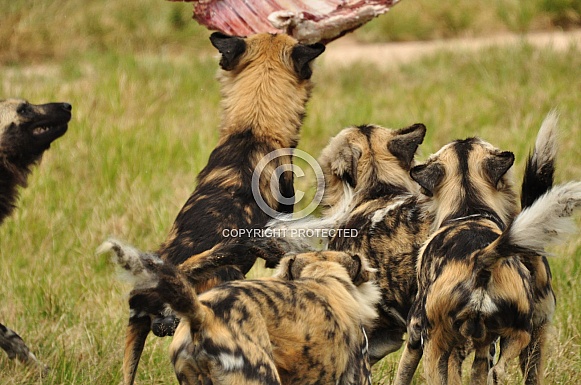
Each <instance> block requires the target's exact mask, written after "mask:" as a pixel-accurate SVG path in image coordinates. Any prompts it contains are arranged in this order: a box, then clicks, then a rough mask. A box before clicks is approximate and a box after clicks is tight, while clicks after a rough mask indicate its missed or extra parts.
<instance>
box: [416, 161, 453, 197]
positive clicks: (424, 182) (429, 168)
mask: <svg viewBox="0 0 581 385" xmlns="http://www.w3.org/2000/svg"><path fill="white" fill-rule="evenodd" d="M444 174H445V171H444V168H443V167H442V165H440V164H438V163H426V164H420V165H419V166H415V167H413V168H412V169H411V170H410V176H411V177H412V179H413V180H415V181H416V182H417V183H418V184H419V185H420V186H421V187H422V193H423V194H425V195H427V196H430V197H431V196H433V195H434V190H435V189H436V187H438V185H439V184H440V183H441V182H442V179H443V178H444Z"/></svg>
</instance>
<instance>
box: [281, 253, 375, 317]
mask: <svg viewBox="0 0 581 385" xmlns="http://www.w3.org/2000/svg"><path fill="white" fill-rule="evenodd" d="M329 276H332V277H336V278H342V279H343V281H342V282H343V284H344V285H345V286H346V287H348V289H349V291H350V292H351V293H352V295H353V297H355V299H356V300H357V302H358V303H359V304H360V306H361V309H360V312H361V313H360V314H361V317H362V320H363V322H364V324H365V326H366V327H369V328H371V327H372V326H373V323H374V322H375V319H376V318H377V310H376V309H375V307H374V306H373V305H374V304H375V303H377V302H378V300H379V289H378V288H377V286H376V284H375V281H374V280H375V269H373V268H371V267H370V266H369V263H368V262H367V259H366V258H364V257H361V256H359V255H354V254H350V253H345V252H342V251H319V252H308V253H301V254H296V255H289V256H286V257H285V258H283V259H282V260H281V262H280V264H279V266H278V268H277V270H276V273H275V274H274V275H273V277H274V278H280V279H284V280H296V279H301V278H302V279H304V278H322V277H329ZM366 304H368V305H369V306H367V305H366Z"/></svg>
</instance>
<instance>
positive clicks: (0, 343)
mask: <svg viewBox="0 0 581 385" xmlns="http://www.w3.org/2000/svg"><path fill="white" fill-rule="evenodd" d="M0 347H1V348H2V349H4V351H6V353H7V354H8V358H10V359H11V360H13V359H15V358H16V359H17V360H18V361H20V362H22V363H23V364H26V365H32V364H34V365H37V366H38V367H40V368H42V369H43V370H46V369H47V368H46V367H45V366H44V365H43V364H42V363H40V362H39V361H38V360H37V359H36V356H35V355H34V354H32V352H31V351H30V350H29V349H28V347H27V346H26V344H25V343H24V340H23V339H22V338H21V337H20V336H19V335H18V334H17V333H16V332H15V331H13V330H11V329H9V328H7V327H6V326H4V325H2V324H0Z"/></svg>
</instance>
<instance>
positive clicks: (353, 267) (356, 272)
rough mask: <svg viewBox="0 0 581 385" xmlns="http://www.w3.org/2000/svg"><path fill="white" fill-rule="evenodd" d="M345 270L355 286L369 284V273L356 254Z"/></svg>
mask: <svg viewBox="0 0 581 385" xmlns="http://www.w3.org/2000/svg"><path fill="white" fill-rule="evenodd" d="M347 270H348V273H349V276H350V277H351V281H352V282H353V284H354V285H355V286H359V285H361V284H362V283H365V282H369V281H370V280H371V279H372V278H373V277H372V274H371V272H370V271H369V270H368V269H367V268H366V266H365V264H364V263H363V260H362V259H361V257H360V256H359V255H357V254H356V255H352V256H351V263H350V266H349V267H348V268H347Z"/></svg>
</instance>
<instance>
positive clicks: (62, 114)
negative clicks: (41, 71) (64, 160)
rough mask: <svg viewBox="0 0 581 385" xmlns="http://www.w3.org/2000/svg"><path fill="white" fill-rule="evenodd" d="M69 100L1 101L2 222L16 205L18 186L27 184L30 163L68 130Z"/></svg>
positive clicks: (35, 160)
mask: <svg viewBox="0 0 581 385" xmlns="http://www.w3.org/2000/svg"><path fill="white" fill-rule="evenodd" d="M71 110H72V106H71V105H70V104H68V103H48V104H41V105H34V104H30V103H28V102H27V101H25V100H21V99H7V100H2V101H0V222H2V220H3V219H4V218H5V217H6V216H7V215H8V214H9V213H10V212H11V211H12V209H13V208H14V200H15V199H16V188H17V187H19V186H20V187H25V186H26V180H27V177H28V175H29V173H30V167H31V166H32V165H34V164H35V163H37V162H38V161H39V160H40V159H41V157H42V154H43V153H44V151H46V150H47V149H48V148H49V147H50V144H51V143H52V142H53V141H54V140H56V139H58V138H60V137H61V136H62V135H64V133H65V132H66V131H67V125H68V122H69V121H70V120H71Z"/></svg>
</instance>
